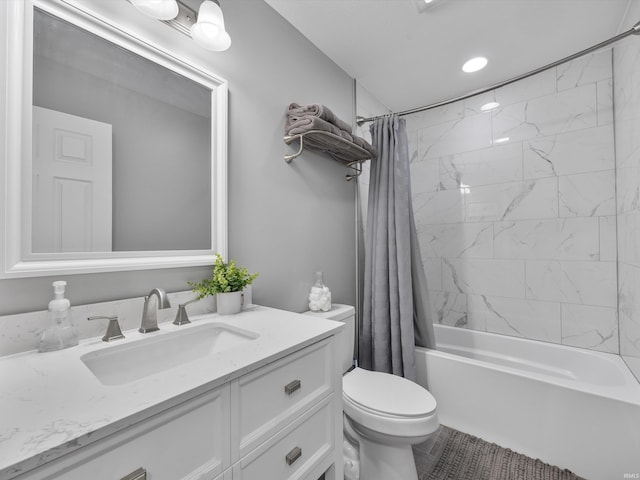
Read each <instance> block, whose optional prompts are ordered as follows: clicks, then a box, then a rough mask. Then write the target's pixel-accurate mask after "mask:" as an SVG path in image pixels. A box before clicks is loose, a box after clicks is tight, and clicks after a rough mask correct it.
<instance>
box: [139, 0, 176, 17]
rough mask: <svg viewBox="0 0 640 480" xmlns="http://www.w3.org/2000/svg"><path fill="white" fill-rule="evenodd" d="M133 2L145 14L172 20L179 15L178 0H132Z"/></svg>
mask: <svg viewBox="0 0 640 480" xmlns="http://www.w3.org/2000/svg"><path fill="white" fill-rule="evenodd" d="M131 3H133V5H135V7H136V8H137V9H138V10H140V11H141V12H142V13H144V14H145V15H149V16H150V17H153V18H157V19H158V20H171V19H172V18H176V17H177V16H178V3H177V2H176V0H131Z"/></svg>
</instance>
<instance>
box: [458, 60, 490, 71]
mask: <svg viewBox="0 0 640 480" xmlns="http://www.w3.org/2000/svg"><path fill="white" fill-rule="evenodd" d="M487 63H488V60H487V59H486V58H485V57H475V58H472V59H471V60H468V61H466V62H465V64H464V65H462V71H463V72H466V73H473V72H477V71H478V70H482V69H483V68H484V67H486V66H487Z"/></svg>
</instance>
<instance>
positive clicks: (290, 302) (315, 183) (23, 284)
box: [0, 0, 355, 315]
mask: <svg viewBox="0 0 640 480" xmlns="http://www.w3.org/2000/svg"><path fill="white" fill-rule="evenodd" d="M82 1H83V2H86V3H91V2H89V0H82ZM110 4H111V2H102V3H100V2H98V3H97V4H96V7H95V8H116V7H113V6H112V5H110ZM122 4H123V5H124V6H122V7H117V8H121V9H125V10H126V12H128V13H131V12H132V10H131V8H132V7H131V6H130V5H129V4H127V3H126V2H122ZM221 4H222V9H223V11H224V15H225V23H226V25H227V30H228V31H229V34H230V35H231V37H232V40H233V44H232V46H231V48H230V49H229V50H228V51H226V52H222V53H212V52H207V51H205V50H201V49H199V48H198V47H197V46H196V45H195V43H193V41H191V40H190V39H189V38H187V37H186V36H183V35H181V34H180V33H178V32H175V31H173V30H171V29H169V28H168V27H165V26H164V25H161V24H160V25H159V26H158V25H156V23H157V22H154V21H153V20H148V19H146V18H142V16H140V18H138V17H137V16H134V15H127V16H126V18H124V16H123V21H125V22H128V23H131V24H133V23H135V24H136V25H137V27H138V29H139V31H146V30H145V29H148V32H147V34H148V36H149V37H151V38H152V39H153V40H154V41H157V42H158V43H163V44H164V45H165V46H166V47H168V48H171V49H172V51H174V52H176V53H177V54H178V55H180V56H181V57H183V58H189V59H190V61H192V62H195V63H197V64H200V65H205V66H207V67H208V68H209V69H210V70H212V71H214V72H216V73H217V74H218V75H220V76H222V77H223V78H225V79H226V80H227V81H228V82H229V92H230V94H229V232H228V234H229V257H230V258H232V259H236V260H237V261H238V262H239V263H240V264H242V265H245V266H247V267H248V268H249V269H250V270H251V271H257V272H260V277H259V278H258V280H256V282H255V283H254V289H253V299H254V302H255V303H260V304H263V305H268V306H273V307H278V308H283V309H287V310H293V311H303V310H305V309H306V296H307V293H308V289H309V288H310V286H311V283H312V282H311V280H312V275H313V272H314V271H316V270H322V271H324V272H325V282H326V284H327V285H328V286H329V287H330V288H331V290H332V292H333V300H334V302H342V303H350V304H353V303H354V301H355V267H354V244H355V227H354V221H353V219H354V197H355V193H354V184H353V183H348V182H346V181H345V179H344V174H345V169H344V167H342V166H340V165H338V164H337V163H335V162H333V161H332V160H330V159H329V158H328V157H326V156H324V155H321V154H316V153H312V152H305V153H304V154H303V155H302V156H301V157H299V158H298V159H296V160H294V162H293V163H292V164H291V165H287V164H286V163H284V161H283V159H282V157H283V155H284V154H285V153H288V152H290V151H291V150H292V149H293V148H294V147H293V146H286V145H285V144H284V143H283V141H282V135H283V129H284V113H285V110H286V107H287V105H288V104H289V103H290V102H293V101H295V102H298V103H311V102H321V103H324V104H326V105H328V106H329V107H330V108H331V109H333V110H334V111H335V113H336V114H337V115H339V116H340V117H342V118H344V119H346V120H351V117H352V115H353V112H352V102H353V98H352V80H351V78H350V77H349V76H348V75H347V74H346V73H344V72H343V71H342V70H341V69H340V68H338V67H337V66H336V65H335V64H334V63H333V62H331V61H330V60H329V59H328V58H327V57H326V56H325V55H323V54H322V53H321V52H320V51H319V50H317V49H316V48H315V47H314V46H313V45H311V44H310V43H309V42H308V41H307V40H306V39H305V38H304V37H303V36H302V35H300V33H299V32H298V31H297V30H295V29H294V28H293V27H292V26H290V25H289V24H288V23H287V22H285V21H284V20H283V19H282V18H281V17H280V16H279V15H278V14H277V13H275V11H273V10H272V9H271V8H270V7H269V6H267V5H266V3H264V2H262V1H261V0H233V1H228V0H222V2H221ZM134 17H135V18H134ZM160 27H162V28H160ZM159 32H161V34H160V33H159ZM209 272H210V268H209V267H197V268H183V269H167V270H146V271H138V272H122V273H108V274H87V275H74V276H62V277H60V278H61V279H65V280H67V282H68V284H69V285H68V292H69V298H70V299H71V301H72V304H76V305H78V304H86V303H92V302H96V301H107V300H114V299H118V298H123V297H132V296H139V295H144V294H146V293H148V291H149V290H150V289H151V288H152V287H156V286H158V287H164V288H165V289H166V290H167V291H179V290H185V289H187V288H188V287H187V281H188V280H200V279H202V278H204V277H206V276H208V275H209ZM57 278H58V277H55V278H53V277H41V278H34V279H16V280H0V315H2V314H9V313H18V312H26V311H31V310H40V309H45V308H46V305H47V303H48V301H49V300H50V292H51V282H52V281H53V280H54V279H57Z"/></svg>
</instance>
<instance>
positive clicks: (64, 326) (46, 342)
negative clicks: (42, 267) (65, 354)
mask: <svg viewBox="0 0 640 480" xmlns="http://www.w3.org/2000/svg"><path fill="white" fill-rule="evenodd" d="M66 286H67V282H63V281H58V282H53V293H54V295H55V298H54V299H53V300H51V301H50V302H49V313H48V324H47V328H46V329H45V331H44V332H42V337H41V338H40V346H39V347H38V351H39V352H52V351H54V350H62V349H63V348H68V347H73V346H74V345H78V333H77V332H76V329H75V327H74V326H73V321H72V320H71V302H70V301H69V300H68V299H66V298H64V289H65V287H66Z"/></svg>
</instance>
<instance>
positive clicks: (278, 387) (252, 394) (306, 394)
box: [231, 339, 334, 478]
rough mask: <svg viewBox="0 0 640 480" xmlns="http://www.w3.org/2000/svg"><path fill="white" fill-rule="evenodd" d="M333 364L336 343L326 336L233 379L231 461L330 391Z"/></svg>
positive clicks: (255, 445) (251, 448)
mask: <svg viewBox="0 0 640 480" xmlns="http://www.w3.org/2000/svg"><path fill="white" fill-rule="evenodd" d="M333 365H334V357H333V343H331V342H330V340H328V339H327V340H323V341H321V342H318V343H315V344H313V345H311V346H309V347H306V348H305V349H303V350H301V351H299V352H296V353H294V354H291V355H289V356H287V357H285V358H283V359H281V360H278V361H276V362H274V363H272V364H269V365H266V366H265V367H262V368H261V369H259V370H257V371H255V372H252V373H250V374H247V375H245V376H243V377H240V378H239V379H238V380H236V381H234V382H233V383H232V384H231V401H232V405H234V407H235V405H237V406H238V407H237V408H233V409H232V411H233V417H232V418H233V419H232V428H231V431H232V435H233V436H232V450H231V456H232V461H236V460H237V459H239V458H240V457H242V456H244V455H245V454H247V453H248V452H250V451H251V450H253V449H254V448H255V447H257V446H258V445H260V444H261V443H262V442H264V441H265V440H266V439H268V438H269V437H271V436H272V435H274V434H275V433H276V432H278V431H279V430H280V429H282V428H283V427H284V426H285V425H287V424H288V423H290V422H291V421H292V420H293V419H294V418H295V417H297V416H298V415H300V414H301V413H302V412H303V411H304V410H306V409H308V408H309V407H310V406H311V405H313V404H315V403H316V402H318V401H319V400H320V399H322V398H323V397H325V396H327V395H328V394H329V393H331V391H332V389H333V370H334V368H333ZM240 412H241V413H240ZM274 478H275V477H274Z"/></svg>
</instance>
